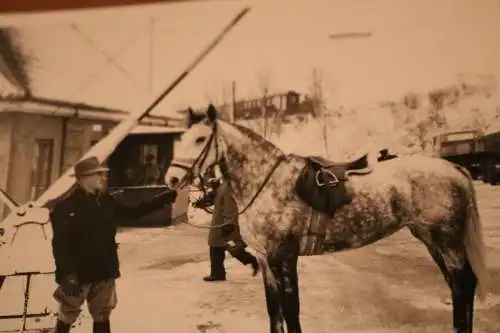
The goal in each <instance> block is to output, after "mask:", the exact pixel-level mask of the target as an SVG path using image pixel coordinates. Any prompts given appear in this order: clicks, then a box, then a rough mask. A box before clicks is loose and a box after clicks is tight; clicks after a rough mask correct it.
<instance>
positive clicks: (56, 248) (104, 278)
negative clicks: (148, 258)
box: [50, 157, 177, 333]
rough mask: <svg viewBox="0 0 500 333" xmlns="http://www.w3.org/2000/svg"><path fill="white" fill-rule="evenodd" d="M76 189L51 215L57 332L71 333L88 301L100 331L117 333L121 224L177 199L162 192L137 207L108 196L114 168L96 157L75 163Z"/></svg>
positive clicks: (94, 322)
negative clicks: (118, 234) (114, 322)
mask: <svg viewBox="0 0 500 333" xmlns="http://www.w3.org/2000/svg"><path fill="white" fill-rule="evenodd" d="M74 169H75V172H74V175H73V176H74V177H75V178H76V186H75V187H74V189H72V190H71V191H70V192H69V193H68V194H66V195H64V197H62V198H61V199H59V200H58V201H57V202H56V203H55V205H54V207H53V209H52V210H51V213H50V220H51V224H52V230H53V239H52V249H53V255H54V261H55V266H56V282H57V284H58V287H57V289H56V291H55V292H54V298H55V299H56V300H57V301H58V303H59V313H58V320H57V324H56V330H55V332H56V333H67V332H69V331H70V328H71V325H72V324H73V323H74V322H75V321H76V319H77V318H78V315H79V314H80V312H81V307H82V305H83V303H84V302H85V301H87V306H88V309H89V312H90V314H91V316H92V319H93V332H94V333H109V332H110V331H111V328H110V322H109V317H110V314H111V311H112V310H113V309H114V308H115V306H116V304H117V297H116V290H115V279H117V278H119V277H120V269H119V260H118V253H117V244H116V241H115V236H116V229H117V227H116V226H117V223H116V220H117V219H119V218H124V217H140V216H142V215H146V214H147V213H149V212H151V211H154V210H157V209H160V208H161V207H163V205H164V204H166V203H170V202H172V201H173V200H175V198H176V196H177V193H176V192H172V191H169V192H165V193H162V194H160V195H158V196H156V197H154V198H153V199H151V200H150V201H148V202H144V203H141V204H139V205H138V206H136V207H131V206H125V205H122V204H120V203H118V202H117V201H115V200H114V198H113V197H112V196H111V195H110V194H109V193H107V191H106V190H107V176H108V171H109V169H107V168H105V167H103V166H102V165H101V164H100V163H99V161H98V159H97V158H96V157H89V158H87V159H84V160H82V161H80V162H78V163H77V164H76V165H75V168H74Z"/></svg>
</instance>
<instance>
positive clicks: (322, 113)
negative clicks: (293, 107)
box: [309, 68, 328, 156]
mask: <svg viewBox="0 0 500 333" xmlns="http://www.w3.org/2000/svg"><path fill="white" fill-rule="evenodd" d="M309 95H310V99H311V102H312V107H313V112H314V116H315V117H317V118H320V119H321V120H322V123H323V126H322V128H323V133H322V136H323V147H324V154H325V156H328V135H327V111H326V97H325V76H324V72H323V70H321V69H319V68H314V69H313V70H312V72H311V85H310V87H309Z"/></svg>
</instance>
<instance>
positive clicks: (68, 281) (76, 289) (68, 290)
mask: <svg viewBox="0 0 500 333" xmlns="http://www.w3.org/2000/svg"><path fill="white" fill-rule="evenodd" d="M61 289H62V291H63V293H64V294H65V295H66V296H70V297H77V296H78V295H80V293H81V292H82V288H81V287H80V283H79V282H78V277H77V276H76V275H74V274H71V275H68V276H67V277H66V278H65V279H64V281H63V282H62V283H61Z"/></svg>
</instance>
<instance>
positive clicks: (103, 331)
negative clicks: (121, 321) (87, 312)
mask: <svg viewBox="0 0 500 333" xmlns="http://www.w3.org/2000/svg"><path fill="white" fill-rule="evenodd" d="M110 332H111V324H110V322H109V321H102V322H94V327H93V330H92V333H110Z"/></svg>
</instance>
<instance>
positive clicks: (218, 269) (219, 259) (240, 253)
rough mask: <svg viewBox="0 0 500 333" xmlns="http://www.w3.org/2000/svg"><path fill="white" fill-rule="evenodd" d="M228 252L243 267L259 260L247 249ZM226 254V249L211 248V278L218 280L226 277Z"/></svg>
mask: <svg viewBox="0 0 500 333" xmlns="http://www.w3.org/2000/svg"><path fill="white" fill-rule="evenodd" d="M228 252H229V253H230V254H231V256H232V257H234V258H236V259H237V260H238V261H239V262H241V263H242V264H243V265H249V264H252V263H254V262H256V261H257V259H256V258H255V257H254V256H253V255H252V254H251V253H250V252H248V251H246V250H245V249H239V250H237V251H228ZM225 254H226V247H214V246H211V247H210V276H212V277H218V278H221V277H226V269H225V268H224V259H225Z"/></svg>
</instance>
